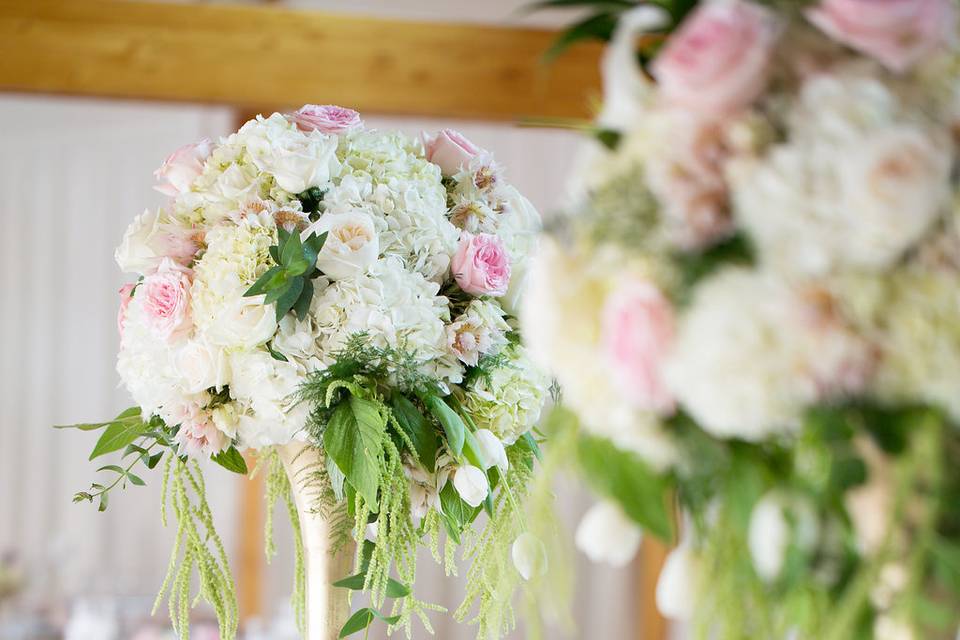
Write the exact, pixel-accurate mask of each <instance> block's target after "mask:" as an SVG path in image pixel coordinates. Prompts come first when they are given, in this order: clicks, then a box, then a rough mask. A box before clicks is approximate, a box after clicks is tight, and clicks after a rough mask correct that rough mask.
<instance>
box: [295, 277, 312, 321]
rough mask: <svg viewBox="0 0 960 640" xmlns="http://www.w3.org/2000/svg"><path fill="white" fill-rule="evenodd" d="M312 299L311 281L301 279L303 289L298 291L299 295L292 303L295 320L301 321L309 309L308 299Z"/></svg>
mask: <svg viewBox="0 0 960 640" xmlns="http://www.w3.org/2000/svg"><path fill="white" fill-rule="evenodd" d="M312 299H313V282H311V281H310V280H309V279H304V280H303V290H302V291H301V292H300V296H299V297H298V298H297V301H296V302H294V303H293V312H294V313H295V314H296V316H297V320H300V321H303V319H304V318H306V317H307V313H308V312H309V311H310V301H311V300H312Z"/></svg>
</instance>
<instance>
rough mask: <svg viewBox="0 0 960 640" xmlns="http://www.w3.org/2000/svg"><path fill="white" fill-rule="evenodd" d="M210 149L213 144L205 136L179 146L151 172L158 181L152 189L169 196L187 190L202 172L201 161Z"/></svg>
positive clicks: (205, 157)
mask: <svg viewBox="0 0 960 640" xmlns="http://www.w3.org/2000/svg"><path fill="white" fill-rule="evenodd" d="M212 151H213V144H212V143H211V142H210V141H209V140H207V139H206V138H204V139H203V140H201V141H200V142H195V143H193V144H188V145H184V146H182V147H180V148H179V149H177V150H176V151H174V152H173V153H171V154H170V156H169V157H168V158H167V159H166V160H164V161H163V164H162V165H160V168H159V169H157V170H156V171H154V172H153V175H154V176H156V178H157V180H159V181H160V184H158V185H156V186H155V187H154V189H156V190H157V191H159V192H160V193H163V194H165V195H168V196H171V197H174V196H176V195H178V194H181V193H183V192H185V191H189V190H190V186H191V185H192V184H193V182H194V180H196V179H197V178H198V177H199V176H200V174H201V173H203V163H204V162H206V160H207V158H208V157H209V156H210V153H211V152H212Z"/></svg>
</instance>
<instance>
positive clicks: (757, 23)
mask: <svg viewBox="0 0 960 640" xmlns="http://www.w3.org/2000/svg"><path fill="white" fill-rule="evenodd" d="M778 34H779V29H778V28H777V24H776V22H775V20H774V16H773V14H772V13H771V12H770V11H769V10H767V9H764V8H762V7H759V6H757V5H755V4H752V3H750V2H745V1H743V0H732V1H730V2H707V3H704V4H701V5H700V8H698V9H697V10H695V11H694V12H693V13H692V14H691V15H690V16H689V17H688V18H687V19H686V20H685V21H684V23H683V24H682V25H681V27H680V29H679V30H678V31H677V32H676V33H674V34H673V35H672V36H671V37H670V39H669V40H667V43H666V45H665V46H664V48H663V50H662V51H661V52H660V54H659V55H658V56H657V58H656V60H654V62H653V66H652V69H651V70H652V73H653V75H654V77H655V78H656V79H657V82H658V84H659V86H660V91H661V94H662V95H663V97H664V99H666V100H667V101H668V102H672V103H675V104H680V105H683V106H685V107H687V108H689V109H693V110H696V111H699V112H701V113H709V114H713V115H722V114H727V113H730V112H733V111H737V110H739V109H741V108H743V107H746V106H747V105H749V104H750V103H751V102H753V101H754V100H755V99H756V98H757V97H758V96H759V95H760V94H761V93H762V92H763V89H764V87H765V86H766V82H767V73H768V70H769V66H770V59H771V54H772V51H773V46H774V44H775V43H776V40H777V36H778Z"/></svg>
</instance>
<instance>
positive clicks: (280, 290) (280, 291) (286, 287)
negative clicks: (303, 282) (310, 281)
mask: <svg viewBox="0 0 960 640" xmlns="http://www.w3.org/2000/svg"><path fill="white" fill-rule="evenodd" d="M297 280H299V278H294V279H286V280H284V281H283V284H282V285H280V286H279V287H276V288H275V289H270V290H269V291H267V295H265V296H264V297H263V304H264V305H268V304H273V303H274V302H276V301H277V300H279V299H280V298H282V297H283V296H284V294H286V293H287V292H288V291H290V287H292V286H293V283H294V282H296V281H297Z"/></svg>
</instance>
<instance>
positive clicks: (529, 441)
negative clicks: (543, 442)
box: [522, 431, 543, 462]
mask: <svg viewBox="0 0 960 640" xmlns="http://www.w3.org/2000/svg"><path fill="white" fill-rule="evenodd" d="M522 438H523V441H524V443H526V445H527V447H528V448H529V449H530V451H532V452H533V455H535V456H536V457H537V460H539V461H540V462H543V452H542V451H541V450H540V445H539V444H538V443H537V439H536V438H534V437H533V433H531V432H530V431H527V432H526V433H525V434H523V436H522Z"/></svg>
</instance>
